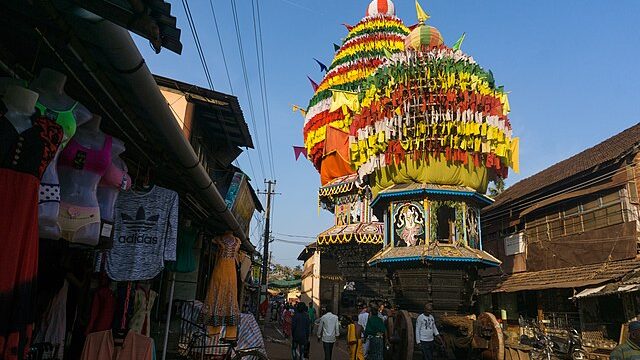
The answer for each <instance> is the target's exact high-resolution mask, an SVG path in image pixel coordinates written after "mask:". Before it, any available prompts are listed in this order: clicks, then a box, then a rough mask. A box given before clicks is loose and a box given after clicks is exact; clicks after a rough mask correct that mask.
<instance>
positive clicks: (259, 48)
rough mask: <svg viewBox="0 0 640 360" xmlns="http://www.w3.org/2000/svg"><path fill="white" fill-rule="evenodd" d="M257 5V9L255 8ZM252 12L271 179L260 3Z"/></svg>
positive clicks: (270, 139)
mask: <svg viewBox="0 0 640 360" xmlns="http://www.w3.org/2000/svg"><path fill="white" fill-rule="evenodd" d="M254 3H255V8H254ZM251 12H252V15H253V35H254V39H255V43H256V60H257V63H258V78H259V83H260V95H261V96H260V97H261V100H262V115H263V121H264V128H265V133H266V136H267V155H268V157H267V158H268V160H269V169H270V171H271V177H272V178H273V177H274V169H273V145H272V138H271V117H270V114H269V100H268V97H267V79H266V73H265V69H264V43H263V41H262V24H261V20H260V2H256V1H255V0H252V1H251ZM256 12H257V17H256Z"/></svg>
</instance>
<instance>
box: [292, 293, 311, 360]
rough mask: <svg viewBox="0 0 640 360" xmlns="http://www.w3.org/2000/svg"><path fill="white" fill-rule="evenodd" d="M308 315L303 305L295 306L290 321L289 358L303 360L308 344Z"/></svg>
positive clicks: (305, 306)
mask: <svg viewBox="0 0 640 360" xmlns="http://www.w3.org/2000/svg"><path fill="white" fill-rule="evenodd" d="M309 322H310V321H309V313H308V312H307V305H305V303H302V302H301V303H298V304H297V305H296V312H295V314H294V315H293V319H292V320H291V355H292V356H291V358H292V359H293V360H304V353H305V349H306V347H307V344H308V343H309V334H310V332H309Z"/></svg>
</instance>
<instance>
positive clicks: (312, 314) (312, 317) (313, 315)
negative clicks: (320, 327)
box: [308, 301, 316, 332]
mask: <svg viewBox="0 0 640 360" xmlns="http://www.w3.org/2000/svg"><path fill="white" fill-rule="evenodd" d="M308 311H309V321H310V324H309V331H311V332H312V331H313V323H315V322H316V309H314V308H313V301H309V310H308Z"/></svg>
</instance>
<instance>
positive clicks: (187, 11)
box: [182, 0, 214, 90]
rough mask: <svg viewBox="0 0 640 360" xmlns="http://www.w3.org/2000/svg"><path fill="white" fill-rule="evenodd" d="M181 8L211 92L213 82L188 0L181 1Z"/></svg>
mask: <svg viewBox="0 0 640 360" xmlns="http://www.w3.org/2000/svg"><path fill="white" fill-rule="evenodd" d="M182 7H183V8H184V12H185V15H186V16H187V22H188V23H189V28H190V29H191V35H192V36H193V41H194V42H195V44H196V50H197V51H198V57H199V58H200V63H201V64H202V69H203V70H204V75H205V77H206V78H207V83H208V84H209V89H211V90H213V89H214V87H213V80H212V79H211V73H210V72H209V66H207V59H206V58H205V56H204V51H203V50H202V44H201V43H200V37H199V36H198V30H197V29H196V24H195V22H194V20H193V16H192V15H191V8H190V7H189V2H188V0H182Z"/></svg>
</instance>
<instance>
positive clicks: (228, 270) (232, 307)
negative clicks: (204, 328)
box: [204, 233, 240, 339]
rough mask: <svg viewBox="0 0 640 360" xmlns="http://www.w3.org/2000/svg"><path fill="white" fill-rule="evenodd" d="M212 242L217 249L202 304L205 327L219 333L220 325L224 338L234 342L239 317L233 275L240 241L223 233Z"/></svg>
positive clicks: (236, 289) (235, 283)
mask: <svg viewBox="0 0 640 360" xmlns="http://www.w3.org/2000/svg"><path fill="white" fill-rule="evenodd" d="M214 242H215V243H216V244H217V245H218V246H219V252H218V258H217V261H216V265H215V267H214V268H213V273H212V274H211V280H210V281H209V289H208V291H207V297H206V299H205V302H204V303H205V306H206V309H205V312H206V316H207V325H208V326H209V332H210V333H211V334H219V333H220V331H221V328H222V326H225V327H226V330H225V336H224V337H225V338H226V339H235V338H236V336H237V332H238V331H237V330H238V328H237V326H238V321H239V316H240V309H239V307H238V286H237V281H238V280H237V276H236V258H237V256H238V250H239V249H240V240H239V239H238V238H237V237H235V236H233V234H231V233H226V234H224V235H222V236H220V237H217V238H216V239H215V240H214Z"/></svg>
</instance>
